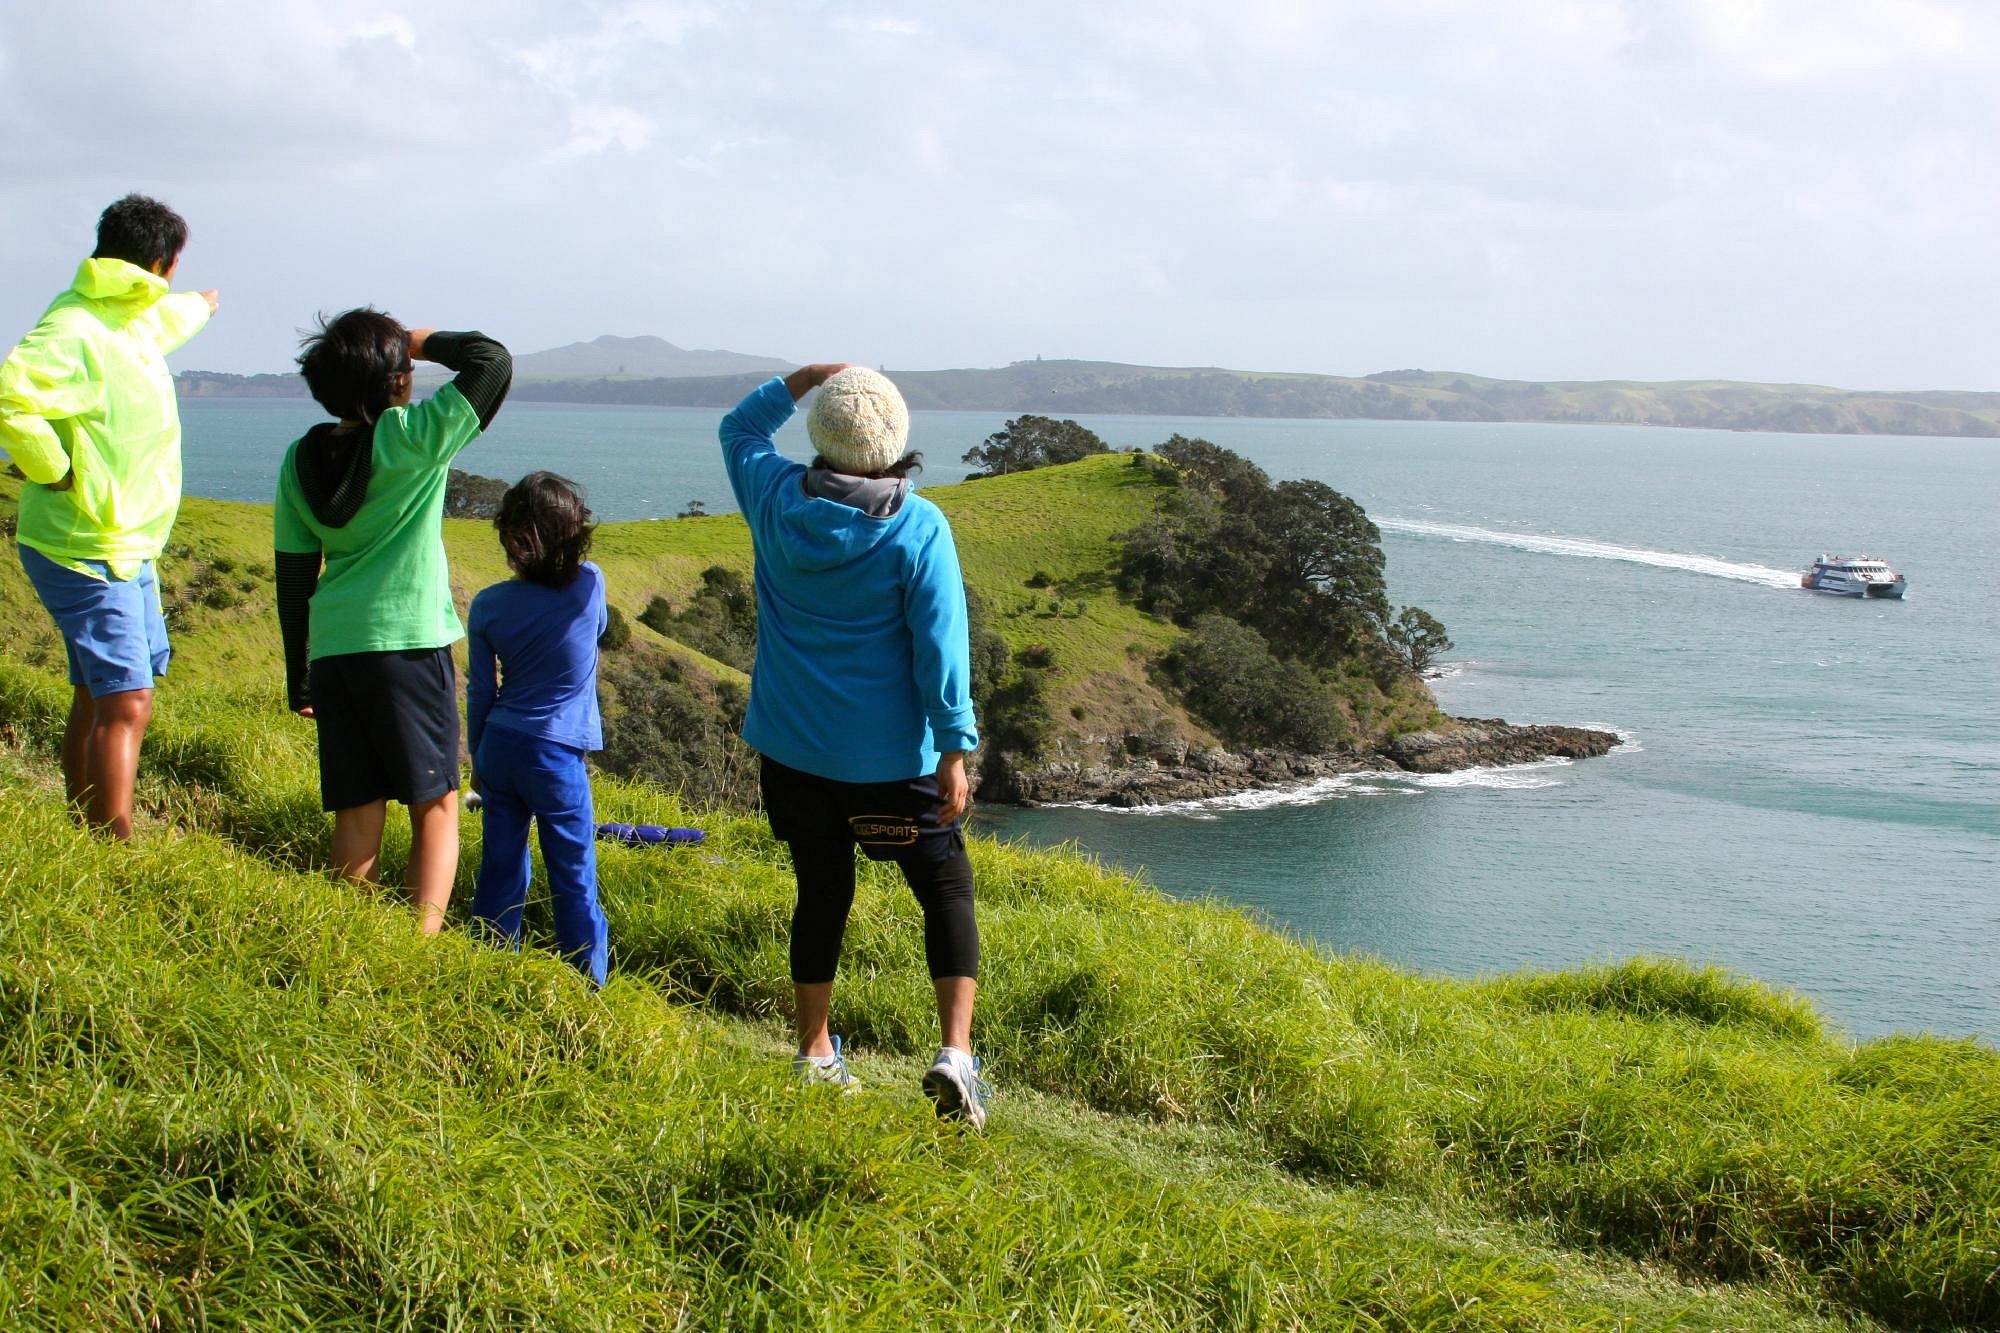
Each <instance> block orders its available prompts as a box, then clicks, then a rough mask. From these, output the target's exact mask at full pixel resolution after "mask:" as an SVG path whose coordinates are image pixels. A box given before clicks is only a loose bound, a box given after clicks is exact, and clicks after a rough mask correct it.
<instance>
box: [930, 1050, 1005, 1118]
mask: <svg viewBox="0 0 2000 1333" xmlns="http://www.w3.org/2000/svg"><path fill="white" fill-rule="evenodd" d="M924 1095H925V1096H926V1097H929V1098H930V1099H931V1101H932V1103H933V1104H934V1105H935V1106H936V1107H937V1113H938V1117H939V1119H942V1120H964V1121H965V1122H966V1123H967V1124H969V1125H971V1126H972V1127H973V1128H974V1129H985V1128H986V1102H987V1099H988V1098H990V1097H991V1096H992V1095H993V1089H991V1088H989V1087H987V1086H986V1084H985V1082H984V1081H983V1080H981V1079H980V1077H979V1061H978V1060H976V1059H974V1058H973V1057H972V1056H970V1055H968V1054H966V1053H965V1052H964V1051H961V1050H959V1049H958V1047H956V1046H941V1047H939V1048H938V1053H937V1059H935V1060H933V1061H931V1067H930V1068H929V1069H927V1070H925V1071H924Z"/></svg>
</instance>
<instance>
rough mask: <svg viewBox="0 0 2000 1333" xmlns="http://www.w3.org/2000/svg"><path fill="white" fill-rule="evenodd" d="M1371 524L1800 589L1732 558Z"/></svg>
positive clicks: (1792, 578) (1795, 582) (1776, 573)
mask: <svg viewBox="0 0 2000 1333" xmlns="http://www.w3.org/2000/svg"><path fill="white" fill-rule="evenodd" d="M1370 517H1371V518H1373V517H1374V516H1373V515H1370ZM1375 526H1376V527H1378V528H1380V529H1382V530H1383V531H1384V532H1407V533H1410V534H1412V535H1414V536H1419V537H1444V538H1447V539H1449V540H1451V541H1460V542H1485V543H1487V544H1489V545H1493V546H1511V547H1513V548H1514V549H1515V550H1519V551H1536V552H1539V553H1541V554H1543V555H1569V556H1582V557H1584V558H1586V559H1591V560H1622V561H1625V562H1626V563H1628V564H1634V565H1651V566H1653V567H1654V568H1656V569H1677V570H1680V571H1682V572H1683V573H1688V574H1706V575H1708V576H1709V577H1711V578H1718V579H1734V580H1736V581H1737V582H1739V583H1756V584H1761V585H1762V586H1764V587H1767V588H1796V587H1798V586H1799V576H1798V575H1797V574H1796V573H1793V572H1792V571H1790V570H1785V569H1773V568H1772V567H1771V566H1769V565H1745V564H1739V563H1737V562H1736V561H1733V560H1722V559H1718V558H1717V557H1715V556H1712V555H1691V554H1687V553H1685V552H1680V551H1648V550H1645V549H1643V548H1641V547H1636V546H1619V545H1617V544H1616V543H1613V542H1601V541H1596V540H1593V539H1591V538H1589V537H1559V536H1554V535H1550V534H1543V533H1535V532H1503V531H1500V530H1499V529H1496V528H1475V527H1470V526H1468V525H1466V524H1462V523H1432V522H1430V521H1428V520H1424V519H1411V518H1376V519H1375Z"/></svg>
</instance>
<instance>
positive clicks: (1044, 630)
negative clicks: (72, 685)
mask: <svg viewBox="0 0 2000 1333" xmlns="http://www.w3.org/2000/svg"><path fill="white" fill-rule="evenodd" d="M19 487H20V483H19V482H17V481H13V480H10V479H6V478H0V516H4V515H8V514H11V513H12V511H13V502H14V499H15V497H16V496H17V495H18V494H19ZM926 494H928V495H930V496H931V497H932V498H933V499H935V500H936V501H937V503H938V504H939V506H940V507H941V508H943V509H944V511H945V512H946V514H948V515H949V516H950V518H951V521H952V526H953V530H954V532H955V533H956V535H957V538H958V544H959V550H960V555H961V558H962V560H963V564H964V568H965V572H966V577H967V579H968V581H970V582H971V584H972V585H973V587H975V588H977V589H978V590H979V591H980V592H981V593H982V594H983V595H984V596H985V597H986V599H987V601H988V602H989V604H990V605H991V606H992V609H993V613H994V616H993V624H994V628H995V629H996V630H998V631H999V632H1000V633H1001V635H1002V636H1003V637H1005V638H1006V639H1007V641H1008V643H1009V645H1010V646H1011V647H1014V648H1020V647H1024V646H1027V645H1029V644H1036V643H1040V644H1046V645H1048V646H1049V647H1050V648H1051V649H1053V650H1054V655H1055V662H1056V667H1057V670H1056V673H1055V675H1054V679H1053V681H1052V688H1051V691H1050V705H1051V708H1052V709H1053V710H1054V712H1055V715H1056V730H1057V734H1058V735H1059V736H1060V735H1064V734H1085V733H1095V734H1112V735H1116V734H1119V733H1121V732H1123V731H1126V730H1144V729H1147V728H1148V727H1154V726H1157V725H1158V724H1159V721H1160V719H1161V718H1163V717H1165V718H1168V719H1171V723H1170V729H1171V730H1173V731H1174V732H1176V733H1177V734H1179V735H1182V736H1187V737H1202V738H1205V736H1206V734H1205V733H1204V732H1203V731H1202V729H1201V728H1200V727H1199V725H1198V724H1196V723H1193V722H1192V721H1190V720H1188V719H1187V718H1186V717H1185V715H1184V714H1183V713H1182V712H1181V711H1180V710H1179V709H1178V708H1177V707H1176V706H1175V705H1173V704H1172V703H1171V702H1169V701H1168V699H1167V698H1166V697H1165V696H1164V695H1163V694H1161V693H1160V691H1158V690H1157V689H1155V688H1154V687H1153V686H1152V685H1151V684H1150V683H1149V682H1148V681H1147V680H1146V679H1145V672H1144V671H1143V669H1140V668H1139V667H1138V666H1136V665H1135V664H1136V663H1139V662H1141V661H1143V660H1144V659H1147V658H1150V657H1152V656H1155V655H1157V654H1158V653H1159V652H1160V651H1162V650H1163V649H1164V648H1165V647H1166V645H1167V643H1168V642H1169V640H1170V639H1171V638H1172V635H1173V631H1172V629H1171V628H1170V627H1168V626H1165V625H1162V624H1160V623H1159V622H1157V621H1155V620H1153V619H1151V618H1150V617H1147V616H1144V615H1142V614H1140V613H1139V612H1138V611H1136V610H1134V609H1133V608H1132V607H1131V606H1129V605H1127V604H1125V603H1123V602H1120V601H1119V600H1118V599H1117V598H1116V597H1115V596H1114V595H1113V594H1112V592H1111V590H1110V587H1109V582H1108V577H1107V574H1108V569H1107V562H1108V553H1109V552H1110V550H1111V549H1112V548H1111V543H1110V540H1109V539H1110V537H1111V536H1112V535H1113V534H1114V533H1118V532H1122V531H1124V530H1125V529H1127V528H1130V527H1133V526H1135V525H1136V524H1137V523H1138V522H1139V521H1140V520H1141V519H1142V518H1143V517H1144V516H1145V515H1146V514H1147V513H1148V512H1150V507H1151V505H1152V503H1153V497H1154V496H1155V495H1156V494H1157V488H1156V485H1155V483H1154V482H1153V481H1151V480H1150V478H1149V476H1148V474H1147V473H1146V472H1145V471H1144V470H1143V469H1140V468H1135V467H1132V466H1130V460H1129V459H1127V458H1125V457H1123V456H1107V457H1103V458H1095V459H1089V460H1086V461H1084V462H1082V463H1078V464H1074V465H1072V466H1070V467H1066V468H1052V469H1046V470H1044V471H1041V472H1034V473H1026V474H1022V475H1019V476H1013V477H996V478H992V479H990V480H987V481H981V482H975V483H966V484H961V485H957V486H946V487H939V488H937V489H935V490H931V491H928V492H926ZM445 544H446V546H447V548H448V549H449V551H450V554H451V570H452V582H453V587H454V590H455V592H456V594H457V596H458V600H459V605H460V608H461V609H463V608H464V606H465V605H466V603H467V602H468V601H469V600H470V598H471V596H472V594H473V593H475V592H477V591H478V590H479V589H480V588H483V587H485V586H486V585H487V584H489V583H493V582H496V581H498V580H500V579H502V578H505V577H506V576H507V571H506V568H505V565H504V563H503V561H502V559H501V556H500V548H499V544H498V543H497V542H496V541H495V540H494V539H493V532H492V528H491V527H490V526H489V525H488V524H485V523H480V522H470V521H453V522H447V523H446V524H445ZM218 557H220V558H221V559H222V560H223V561H224V562H225V563H226V564H227V566H228V567H229V568H228V572H227V576H226V579H225V581H226V582H228V583H229V584H230V585H231V586H232V587H234V586H235V585H236V583H237V581H238V580H244V581H247V582H249V583H250V584H252V585H253V586H252V587H250V588H249V589H248V590H247V591H241V593H240V595H241V597H242V600H241V602H240V603H239V604H237V605H234V606H228V607H220V608H216V607H208V606H194V607H190V608H189V609H188V611H187V613H186V614H187V617H188V618H187V620H186V622H185V623H186V627H187V628H190V629H193V630H195V631H196V633H194V634H192V635H189V636H187V637H184V638H182V639H181V640H179V641H178V642H177V645H176V656H175V659H174V668H173V673H174V674H173V679H174V685H175V687H177V688H178V687H182V686H186V687H188V688H193V689H211V688H214V689H223V690H226V691H228V692H231V693H245V692H249V693H260V692H261V693H262V694H264V695H266V696H268V697H269V698H271V699H274V700H275V699H276V698H277V697H278V691H279V679H278V675H277V672H278V663H279V653H278V643H277V636H276V633H275V626H274V624H273V619H272V611H271V607H272V600H271V599H272V592H271V586H270V571H269V562H270V559H271V554H270V510H269V508H268V506H263V505H247V504H239V503H234V502H230V501H223V500H204V499H199V498H190V499H188V500H187V501H186V502H185V503H184V505H183V507H182V513H181V520H180V522H179V524H178V525H177V527H176V529H175V547H174V550H173V552H172V553H171V554H170V557H169V558H168V559H167V560H165V561H163V562H162V567H161V573H162V578H163V580H164V583H165V586H166V587H167V590H168V595H169V598H170V599H171V597H172V594H173V591H174V589H175V588H176V587H178V586H180V585H182V584H185V583H186V582H187V581H188V580H189V578H190V577H192V576H193V575H194V574H195V573H196V572H197V571H198V570H199V569H200V567H201V566H202V565H203V564H205V563H208V562H212V561H214V560H216V559H217V558H218ZM594 558H595V559H596V560H597V562H598V563H599V565H601V566H602V567H603V569H604V572H605V579H606V585H607V589H608V594H609V596H610V599H611V601H612V602H613V603H614V604H615V605H617V606H618V607H619V608H620V609H621V610H623V611H624V612H625V614H626V617H627V618H628V619H629V620H631V621H632V622H633V625H634V632H635V633H637V634H639V635H642V636H648V637H653V638H655V639H656V640H657V636H653V635H652V632H651V631H650V630H647V629H645V628H644V627H643V626H640V625H638V624H637V619H638V614H639V612H640V611H641V610H643V609H644V608H645V606H646V603H647V602H648V601H649V600H650V599H651V598H652V597H653V595H654V594H656V593H664V594H665V595H666V596H667V597H668V598H670V599H672V600H674V601H676V602H678V601H679V600H680V599H682V598H684V597H685V596H686V595H687V594H688V593H689V592H690V591H691V590H692V589H693V588H694V587H695V586H696V585H697V584H698V583H699V582H700V575H701V571H702V570H703V569H705V568H707V567H708V566H710V565H714V564H723V565H730V566H733V567H735V568H738V569H741V570H743V571H744V572H745V573H747V572H748V571H749V568H750V538H749V532H748V530H747V529H746V528H745V527H744V524H743V521H742V519H741V518H740V517H738V516H736V515H734V514H728V515H718V516H715V517H711V518H702V519H662V520H655V521H651V522H636V523H610V524H606V525H604V526H603V527H602V528H600V529H599V532H598V537H597V542H596V546H595V551H594ZM1037 571H1040V572H1043V573H1046V574H1048V575H1050V576H1051V577H1052V578H1054V579H1056V580H1057V581H1058V582H1059V583H1061V584H1064V585H1065V591H1066V592H1067V593H1068V594H1069V595H1068V596H1066V597H1064V598H1063V599H1062V601H1061V603H1060V607H1059V608H1058V606H1057V602H1056V598H1055V597H1054V596H1053V595H1052V593H1051V592H1050V591H1049V590H1047V589H1044V590H1039V591H1038V590H1035V589H1030V588H1028V587H1027V586H1026V581H1027V580H1028V579H1029V578H1030V577H1031V576H1032V575H1034V574H1035V573H1036V572H1037ZM0 616H4V617H5V622H4V623H6V624H7V625H8V626H10V627H19V633H18V639H19V641H20V642H22V643H24V644H28V645H30V650H31V652H33V654H34V656H33V657H32V658H31V660H34V661H35V662H36V663H37V664H38V665H43V666H49V667H54V666H57V665H59V661H58V659H57V658H56V656H55V654H56V653H57V652H58V651H59V645H58V644H57V643H56V642H55V641H54V639H53V638H52V637H50V636H48V635H44V634H41V633H40V623H39V622H40V620H41V617H42V612H41V610H40V607H39V605H38V604H37V603H36V602H35V600H34V594H33V592H32V590H31V589H29V588H28V586H27V583H26V580H25V579H24V578H23V577H22V575H21V572H20V569H19V566H18V564H17V563H16V562H13V561H11V560H9V561H0ZM15 637H16V636H15V634H14V631H13V630H12V628H10V641H11V640H13V639H14V638H15ZM658 641H660V642H669V641H666V640H658ZM34 645H39V647H34ZM673 646H675V647H677V648H678V647H679V645H673ZM680 651H682V652H689V650H686V649H680ZM689 655H690V656H692V657H695V658H696V660H698V661H699V662H701V664H702V665H703V667H704V669H705V670H708V671H709V672H711V673H713V674H718V675H724V676H731V675H736V674H737V673H735V672H733V671H732V670H731V669H730V668H728V667H726V666H722V665H721V664H719V663H714V662H711V661H709V660H708V659H706V658H700V657H699V656H698V655H695V654H692V653H689ZM461 665H462V659H461ZM1073 708H1076V709H1081V710H1082V711H1083V712H1084V714H1085V718H1084V719H1079V718H1077V717H1075V716H1074V715H1073V714H1072V711H1071V710H1072V709H1073ZM1086 719H1087V720H1086Z"/></svg>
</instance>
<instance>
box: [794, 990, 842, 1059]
mask: <svg viewBox="0 0 2000 1333" xmlns="http://www.w3.org/2000/svg"><path fill="white" fill-rule="evenodd" d="M792 997H793V998H792V1007H793V1009H794V1010H795V1011H796V1021H797V1024H798V1030H799V1054H800V1055H832V1054H833V1038H832V1037H831V1036H830V1035H829V1034H828V1033H827V1030H826V1029H827V1015H828V1014H829V1013H831V1012H832V1010H833V983H832V982H831V981H795V982H793V983H792Z"/></svg>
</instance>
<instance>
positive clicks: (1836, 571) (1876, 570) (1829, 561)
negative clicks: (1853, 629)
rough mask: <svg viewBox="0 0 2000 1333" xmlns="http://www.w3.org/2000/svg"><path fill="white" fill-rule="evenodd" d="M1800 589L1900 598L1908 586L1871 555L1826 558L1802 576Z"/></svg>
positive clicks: (1847, 594) (1900, 576)
mask: <svg viewBox="0 0 2000 1333" xmlns="http://www.w3.org/2000/svg"><path fill="white" fill-rule="evenodd" d="M1799 586H1800V587H1801V588H1812V589H1815V590H1817V591H1819V592H1837V593H1839V594H1840V595H1841V596H1843V597H1901V596H1902V595H1903V590H1904V589H1906V588H1907V587H1909V584H1908V582H1906V581H1905V580H1904V578H1903V576H1902V575H1901V574H1898V573H1897V572H1896V571H1895V570H1893V569H1891V568H1889V566H1887V565H1885V564H1883V563H1882V562H1881V561H1880V560H1877V559H1875V558H1874V557H1872V556H1866V555H1862V556H1854V557H1852V558H1850V557H1848V556H1844V555H1823V556H1821V557H1820V558H1819V559H1817V560H1815V561H1813V567H1812V568H1811V569H1808V570H1807V571H1806V572H1805V573H1804V574H1803V575H1801V576H1800V577H1799Z"/></svg>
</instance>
